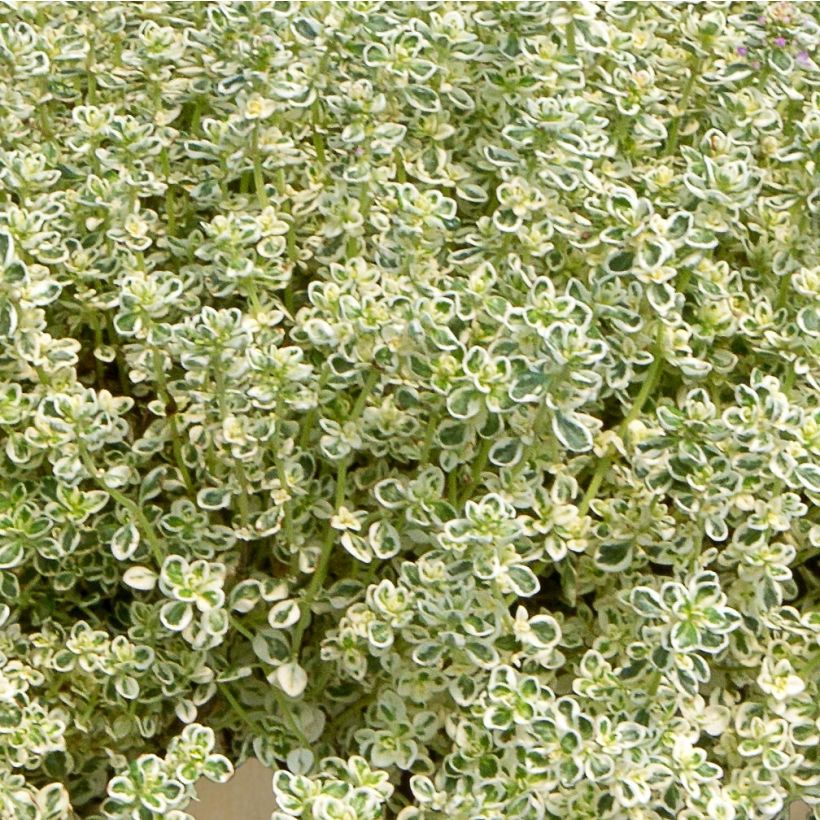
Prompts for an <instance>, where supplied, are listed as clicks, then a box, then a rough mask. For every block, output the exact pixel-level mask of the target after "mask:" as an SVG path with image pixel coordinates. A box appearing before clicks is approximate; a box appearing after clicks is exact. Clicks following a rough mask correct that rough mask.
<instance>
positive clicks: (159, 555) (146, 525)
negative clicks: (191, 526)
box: [78, 444, 164, 566]
mask: <svg viewBox="0 0 820 820" xmlns="http://www.w3.org/2000/svg"><path fill="white" fill-rule="evenodd" d="M78 452H79V454H80V461H82V463H83V466H84V467H85V469H86V471H87V472H88V474H89V475H90V476H91V478H92V479H93V480H94V481H95V482H96V483H97V484H98V485H99V486H100V488H101V489H103V490H105V492H107V493H108V494H109V495H110V496H111V497H112V498H113V499H114V500H115V501H116V502H117V503H118V504H120V505H121V506H123V507H125V509H126V510H128V512H129V513H130V514H131V516H132V517H133V518H134V520H135V521H137V522H138V523H139V525H140V527H141V528H142V530H143V532H144V534H145V537H146V539H147V540H148V544H149V546H150V547H151V552H152V553H153V555H154V560H155V561H156V562H157V564H159V565H160V566H161V565H162V562H163V559H164V555H163V549H162V543H161V542H160V540H159V538H158V537H157V534H156V533H155V532H154V527H153V525H152V524H151V522H150V521H149V520H148V516H146V515H145V513H144V512H143V511H142V508H141V507H140V506H139V505H137V504H135V503H134V502H133V501H132V500H131V499H130V498H128V496H126V495H125V494H124V493H121V492H120V491H119V490H117V489H114V488H113V487H109V486H108V485H107V484H106V483H105V482H104V481H103V480H102V479H101V478H100V477H99V476H98V475H97V472H98V471H97V467H96V465H95V464H94V462H93V460H92V459H91V456H90V455H89V454H88V451H87V450H86V449H85V447H84V446H83V445H82V444H80V445H79V449H78Z"/></svg>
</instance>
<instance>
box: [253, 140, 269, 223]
mask: <svg viewBox="0 0 820 820" xmlns="http://www.w3.org/2000/svg"><path fill="white" fill-rule="evenodd" d="M251 154H252V155H253V185H254V188H255V189H256V199H257V201H258V202H259V207H260V208H267V207H268V205H269V201H268V194H267V192H266V191H265V180H264V177H263V176H262V158H261V157H260V156H259V129H258V127H257V126H254V129H253V134H252V136H251Z"/></svg>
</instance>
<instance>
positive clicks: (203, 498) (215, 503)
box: [196, 487, 231, 510]
mask: <svg viewBox="0 0 820 820" xmlns="http://www.w3.org/2000/svg"><path fill="white" fill-rule="evenodd" d="M196 501H197V504H199V506H200V507H202V509H203V510H221V509H223V508H225V507H228V506H229V505H230V503H231V491H230V490H229V489H227V488H226V487H203V488H202V489H201V490H200V491H199V492H198V493H197V494H196Z"/></svg>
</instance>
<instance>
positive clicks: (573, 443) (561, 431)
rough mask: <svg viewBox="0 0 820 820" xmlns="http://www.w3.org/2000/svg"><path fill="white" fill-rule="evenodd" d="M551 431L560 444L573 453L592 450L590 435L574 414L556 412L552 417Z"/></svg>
mask: <svg viewBox="0 0 820 820" xmlns="http://www.w3.org/2000/svg"><path fill="white" fill-rule="evenodd" d="M552 429H553V432H554V433H555V435H556V437H557V438H558V440H559V441H560V442H561V444H563V445H564V447H566V448H567V449H568V450H571V451H572V452H573V453H583V452H586V451H587V450H591V449H592V433H590V432H589V429H588V428H587V427H586V425H585V424H583V423H582V422H581V421H580V420H579V419H578V417H577V416H576V415H575V414H574V413H564V412H562V411H561V410H556V411H555V413H554V414H553V416H552Z"/></svg>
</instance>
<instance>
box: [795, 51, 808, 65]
mask: <svg viewBox="0 0 820 820" xmlns="http://www.w3.org/2000/svg"><path fill="white" fill-rule="evenodd" d="M797 62H798V63H800V64H801V65H808V64H809V52H808V51H801V52H800V53H799V54H798V55H797Z"/></svg>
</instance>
